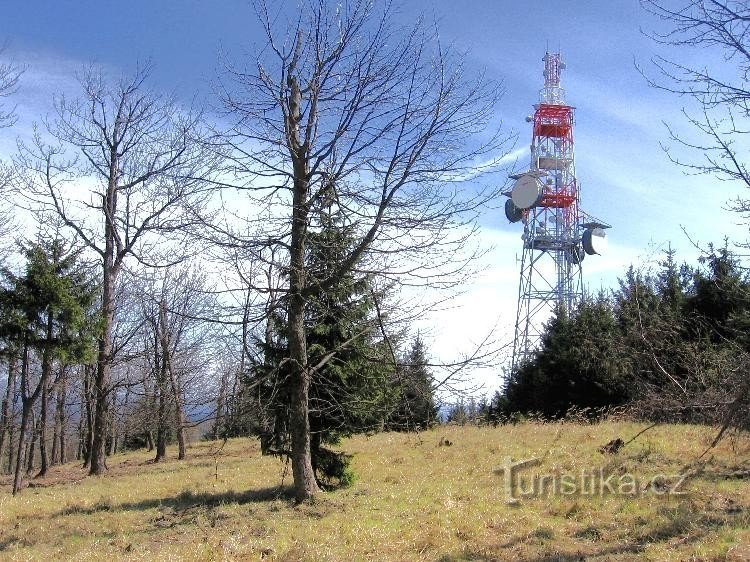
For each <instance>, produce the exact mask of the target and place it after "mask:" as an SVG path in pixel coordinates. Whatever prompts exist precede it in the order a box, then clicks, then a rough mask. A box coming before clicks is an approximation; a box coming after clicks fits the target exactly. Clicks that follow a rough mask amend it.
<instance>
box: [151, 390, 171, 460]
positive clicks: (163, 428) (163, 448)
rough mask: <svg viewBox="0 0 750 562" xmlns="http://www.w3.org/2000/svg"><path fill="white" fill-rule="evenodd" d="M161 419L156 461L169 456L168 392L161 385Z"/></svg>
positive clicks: (157, 432)
mask: <svg viewBox="0 0 750 562" xmlns="http://www.w3.org/2000/svg"><path fill="white" fill-rule="evenodd" d="M159 386H160V388H159V415H158V417H159V421H158V426H157V428H156V457H154V462H159V461H161V460H164V457H166V456H167V430H168V428H167V392H166V389H165V388H163V386H162V385H161V384H160V385H159Z"/></svg>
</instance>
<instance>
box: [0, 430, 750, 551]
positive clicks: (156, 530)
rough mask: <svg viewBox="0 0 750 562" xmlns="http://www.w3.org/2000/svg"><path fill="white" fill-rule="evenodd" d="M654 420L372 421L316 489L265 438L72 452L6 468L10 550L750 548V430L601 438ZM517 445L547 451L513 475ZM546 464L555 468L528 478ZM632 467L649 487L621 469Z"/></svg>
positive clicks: (520, 455)
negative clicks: (75, 458)
mask: <svg viewBox="0 0 750 562" xmlns="http://www.w3.org/2000/svg"><path fill="white" fill-rule="evenodd" d="M645 427H646V426H645V425H642V424H635V423H630V422H619V421H606V422H602V423H598V424H586V423H570V422H559V423H535V422H526V423H519V424H516V425H501V426H498V427H495V428H493V427H475V426H464V427H460V426H441V427H438V428H435V429H433V430H430V431H426V432H422V433H419V434H413V433H412V434H400V433H382V434H377V435H373V436H364V435H360V436H356V437H353V438H351V439H347V440H345V441H343V442H342V443H341V444H340V448H341V449H342V450H345V451H347V452H350V453H353V454H354V458H353V461H352V462H353V467H354V470H355V472H356V474H357V480H356V481H355V482H354V484H353V485H352V486H350V487H348V488H346V489H339V490H334V491H329V492H326V493H324V494H322V495H321V496H320V497H319V499H317V500H316V501H315V502H314V503H312V504H307V505H301V506H295V505H294V502H293V501H292V500H291V499H290V496H289V489H288V486H289V483H290V480H291V474H290V470H289V467H288V466H287V465H285V464H284V463H283V462H282V461H280V460H279V459H277V458H272V457H262V456H261V454H260V448H259V445H258V443H257V442H256V441H255V440H252V439H232V440H229V441H227V442H221V441H217V442H199V443H195V444H193V445H192V446H191V447H190V448H189V450H188V459H187V460H185V461H177V460H174V457H176V452H175V451H174V450H172V449H170V450H169V458H168V460H167V461H166V462H163V463H158V464H154V463H152V462H151V461H150V459H151V454H150V453H147V452H145V451H137V452H127V453H121V454H117V455H115V456H113V457H111V458H110V459H109V460H108V465H109V468H110V470H109V472H108V474H107V475H105V476H101V477H87V476H85V471H84V470H82V469H81V468H80V466H79V465H77V464H75V463H71V464H67V465H64V466H57V467H54V468H53V469H52V471H51V474H50V476H49V477H48V478H46V479H45V480H44V481H40V480H31V481H30V486H29V487H27V488H24V489H23V490H22V491H21V493H20V494H19V495H17V496H15V497H13V496H11V495H10V493H9V489H10V482H9V481H8V479H7V477H6V478H4V479H2V480H0V486H2V491H0V559H2V560H46V561H51V560H65V559H76V560H91V561H93V560H119V559H124V560H261V559H262V560H287V561H301V560H309V561H319V560H335V561H348V560H378V561H387V560H429V561H435V562H438V561H440V562H454V561H456V562H457V561H469V560H475V561H489V560H519V561H538V562H541V561H549V562H552V561H566V562H567V561H579V560H607V561H636V560H654V561H678V560H695V561H698V560H706V561H724V560H727V561H733V560H750V460H749V457H750V455H749V453H750V439H748V437H747V436H739V437H736V436H735V437H733V438H728V439H724V440H723V441H722V442H721V443H720V444H719V445H718V446H717V447H715V448H714V449H712V450H711V451H709V452H708V453H707V454H706V455H705V456H704V457H703V458H702V459H701V460H700V461H698V460H697V459H698V457H699V456H700V455H701V453H703V452H704V451H705V450H706V448H707V447H708V445H709V444H710V442H711V440H712V438H713V437H714V436H715V434H716V429H715V428H711V427H703V426H690V425H664V426H657V427H655V428H653V429H650V430H649V431H647V432H645V433H644V434H643V435H641V436H639V437H638V438H637V439H636V440H635V441H633V442H632V443H629V444H628V445H627V446H625V447H624V448H623V449H621V450H620V451H619V452H617V453H614V454H605V453H602V452H600V451H599V447H600V446H601V445H603V444H605V443H607V442H608V441H610V440H611V439H614V438H616V437H621V438H622V439H624V440H625V441H627V440H628V439H629V438H631V437H632V436H634V435H636V434H637V433H638V432H639V431H641V430H642V429H644V428H645ZM508 459H513V461H514V462H515V461H517V460H519V459H522V460H525V459H537V461H536V464H534V465H533V466H532V465H529V466H526V467H523V468H519V469H518V472H517V473H516V476H517V478H515V479H513V480H510V481H508V480H506V474H507V468H506V469H503V468H502V467H503V466H505V464H507V462H508ZM535 475H539V476H543V475H546V476H544V477H545V478H547V481H546V482H547V484H549V485H548V486H547V487H546V488H545V487H544V486H540V487H538V490H537V494H536V495H533V496H532V495H531V494H524V491H526V492H531V491H533V490H534V487H533V486H532V483H533V482H534V476H535ZM563 475H568V476H569V477H570V478H572V477H573V476H575V477H576V478H578V477H579V476H580V475H603V476H604V477H607V478H609V477H611V479H612V480H611V482H615V486H614V491H611V490H608V489H607V486H604V485H603V484H602V483H601V482H599V483H598V484H596V483H595V484H591V482H592V481H593V480H592V481H590V482H589V484H591V485H590V486H589V487H588V488H587V487H586V486H580V485H579V486H578V487H577V488H576V484H575V483H574V484H571V482H570V481H569V482H568V484H567V485H563V486H561V485H560V482H562V481H564V480H563V479H562V476H563ZM682 476H685V478H684V481H683V482H681V483H680V482H679V481H680V480H681V479H682ZM630 479H632V481H633V482H634V483H635V484H636V486H637V489H635V490H634V489H633V488H632V487H627V488H622V487H618V486H617V484H618V483H619V484H620V485H622V484H623V483H627V482H630ZM553 480H554V481H555V482H557V484H554V483H552V482H553ZM508 482H510V484H512V486H513V487H512V491H513V493H514V496H515V498H516V501H511V498H509V497H508V485H509V484H508ZM538 482H544V479H542V480H540V481H538ZM551 483H552V484H551ZM678 484H680V485H679V487H678V488H677V489H675V486H677V485H678ZM555 485H556V486H557V488H555ZM572 488H576V489H574V490H572ZM602 488H603V489H602ZM563 492H564V493H563Z"/></svg>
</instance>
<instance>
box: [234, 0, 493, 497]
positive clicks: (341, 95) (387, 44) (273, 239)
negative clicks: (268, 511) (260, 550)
mask: <svg viewBox="0 0 750 562" xmlns="http://www.w3.org/2000/svg"><path fill="white" fill-rule="evenodd" d="M302 9H303V11H302V13H296V12H295V14H294V20H293V21H292V23H290V24H289V25H286V26H284V25H281V26H278V25H277V22H279V21H282V19H283V17H282V16H281V15H278V14H271V13H269V6H267V5H266V4H264V3H259V4H258V5H257V6H256V11H257V14H258V16H259V18H260V20H261V22H262V23H263V25H264V27H265V30H266V35H267V45H266V46H265V47H264V49H263V50H261V51H260V52H259V53H258V58H257V63H256V59H255V58H253V59H251V60H252V62H251V63H250V64H249V65H247V67H244V66H243V67H237V66H233V65H231V64H228V66H227V76H226V80H225V81H224V82H223V83H222V84H221V86H220V87H221V95H222V97H223V99H224V102H225V105H226V108H227V110H228V116H229V118H230V119H233V120H234V124H233V127H232V128H231V131H230V132H229V134H228V138H229V142H230V143H231V145H232V147H233V149H234V151H233V154H234V162H235V164H236V166H235V168H234V170H233V171H234V172H235V173H236V174H237V175H240V176H241V175H244V176H245V177H247V178H248V182H247V183H246V184H245V185H244V186H243V187H244V193H247V194H248V196H249V198H250V200H251V204H250V208H251V209H253V211H255V212H256V213H257V214H256V215H255V217H254V219H252V220H250V221H249V225H250V226H249V230H250V231H251V232H252V233H253V234H256V236H255V237H254V238H252V241H251V242H249V243H247V244H246V246H245V247H246V248H249V249H250V250H251V251H254V258H255V259H256V260H258V261H260V262H263V261H265V262H266V263H269V264H271V265H273V266H274V267H275V268H276V272H277V278H278V277H283V278H284V280H285V285H286V286H285V287H284V291H283V292H284V297H283V302H284V306H285V308H286V310H285V312H286V315H285V317H286V330H287V337H288V347H289V349H288V352H289V357H288V361H289V362H290V363H291V365H292V369H291V379H292V389H291V395H292V397H291V404H290V411H291V414H290V416H291V419H290V422H291V423H290V425H291V441H292V452H291V459H292V469H293V475H294V487H295V496H296V499H297V501H299V502H302V501H306V500H309V499H311V498H312V497H313V496H314V495H315V494H316V493H317V492H318V486H317V484H316V480H315V475H314V472H313V467H312V464H311V451H310V425H309V415H308V413H309V385H310V379H311V374H312V371H313V369H315V368H321V367H322V365H316V366H313V365H310V364H308V354H307V350H306V334H305V323H304V318H305V311H306V306H307V301H308V298H309V297H310V296H311V295H313V294H315V293H316V292H320V291H325V290H328V289H329V288H331V287H333V286H334V285H336V283H338V282H339V281H340V280H341V279H342V278H343V276H345V275H346V274H348V273H350V272H352V271H358V272H370V273H373V274H375V273H377V274H379V275H383V276H389V277H391V278H394V279H396V280H398V281H400V282H402V283H408V282H414V283H429V284H430V285H432V286H435V287H438V286H441V285H443V286H444V285H449V284H451V283H454V282H455V281H456V279H457V277H458V276H457V275H453V274H456V273H460V272H461V271H462V266H464V265H465V262H466V261H467V260H468V259H469V258H470V257H471V252H467V251H466V248H467V243H468V240H469V236H470V234H471V232H472V228H473V222H472V221H473V219H474V217H475V215H476V213H477V211H478V210H479V209H481V208H482V206H484V205H486V204H487V203H488V201H491V200H492V199H493V198H494V197H495V196H497V194H498V188H497V186H495V189H485V190H483V189H480V188H479V187H477V185H472V186H471V187H470V188H466V189H461V186H458V185H454V184H453V183H454V182H458V181H460V180H465V179H466V178H467V177H473V176H476V175H478V174H479V172H480V171H481V168H482V164H480V162H482V163H483V164H484V165H485V166H488V167H491V166H493V165H494V164H496V163H497V159H498V158H499V157H501V156H502V154H501V147H502V144H503V142H502V139H501V138H500V136H499V135H498V134H497V133H496V131H495V129H493V128H491V127H490V128H489V129H488V123H490V122H491V121H492V118H493V117H494V115H495V113H494V111H495V105H496V101H497V99H498V96H499V95H500V93H501V89H500V88H499V86H498V85H497V84H493V83H491V82H489V81H487V80H485V79H484V78H483V77H481V76H480V77H478V78H476V79H474V80H472V79H467V78H466V76H465V73H464V71H463V70H464V69H463V68H462V63H461V59H460V58H459V57H457V56H455V55H454V54H453V53H451V52H450V50H447V49H444V48H443V47H442V46H441V45H440V44H439V42H438V41H437V39H436V34H435V33H434V32H432V30H430V29H429V28H428V27H426V26H424V25H423V24H422V22H421V21H420V22H418V23H417V24H415V25H414V26H413V27H411V28H407V29H404V28H402V27H401V26H399V25H398V23H397V22H396V18H394V17H393V14H392V9H391V6H390V5H389V4H385V5H383V6H382V8H377V7H375V6H373V4H372V3H371V2H367V1H353V2H344V3H343V4H337V5H335V6H334V5H333V3H328V2H310V3H305V4H303V6H302ZM331 205H334V206H335V207H336V208H337V209H340V213H339V219H338V220H340V221H341V224H344V225H346V226H347V227H348V228H352V229H353V230H354V231H355V232H356V235H357V237H358V241H357V243H356V244H355V245H354V246H353V247H352V248H351V249H350V250H349V251H348V252H347V253H346V255H344V256H343V257H342V258H341V259H340V260H339V261H337V263H335V264H332V267H331V268H330V274H329V275H327V276H326V278H324V279H313V278H311V276H310V275H309V274H308V271H307V269H306V251H307V237H308V232H310V231H311V230H314V229H316V228H318V227H319V225H318V224H317V222H316V221H317V217H318V215H319V211H320V209H325V208H328V207H330V206H331ZM259 288H261V289H262V287H259ZM266 290H267V289H266Z"/></svg>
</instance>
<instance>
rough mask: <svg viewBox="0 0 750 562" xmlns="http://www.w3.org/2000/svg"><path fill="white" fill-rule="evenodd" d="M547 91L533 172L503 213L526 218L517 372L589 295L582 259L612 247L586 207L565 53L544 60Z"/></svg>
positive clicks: (538, 116) (538, 108)
mask: <svg viewBox="0 0 750 562" xmlns="http://www.w3.org/2000/svg"><path fill="white" fill-rule="evenodd" d="M543 61H544V87H543V88H542V89H541V90H540V91H539V103H538V104H536V105H534V115H533V117H532V116H529V117H527V118H526V120H527V121H529V122H531V123H533V133H532V140H531V164H530V166H529V170H528V171H526V172H523V173H521V174H517V175H515V176H512V179H515V184H514V185H513V189H512V190H511V191H510V192H508V193H507V195H508V196H509V199H508V200H507V201H506V204H505V215H506V217H507V218H508V220H509V221H510V222H519V221H522V222H523V225H524V229H523V236H522V239H523V254H522V257H521V280H520V284H519V289H518V312H517V315H516V328H515V340H514V345H513V363H512V365H511V369H512V370H515V369H517V368H518V367H519V366H520V365H521V364H522V363H524V362H525V361H527V360H528V359H530V358H531V356H533V354H534V353H535V352H536V350H537V349H538V347H539V343H540V340H541V337H542V334H543V331H544V325H545V323H546V322H547V321H548V320H549V318H550V315H551V314H552V313H553V312H554V310H555V309H556V308H564V309H566V310H568V311H571V310H573V309H574V308H575V306H576V304H577V303H578V302H579V301H580V299H581V298H582V296H583V283H582V272H581V262H582V261H583V258H584V257H585V256H586V254H599V253H601V252H602V251H603V250H604V249H605V247H606V235H605V232H604V229H605V228H609V225H606V224H604V223H600V222H598V221H594V220H589V219H588V217H587V216H586V215H585V214H584V213H583V212H582V211H581V210H580V208H579V204H580V195H581V192H580V189H579V187H580V186H579V184H578V181H577V180H576V172H575V155H574V142H573V125H574V109H575V108H573V107H572V106H570V105H567V104H566V103H565V90H563V89H562V87H561V86H560V73H561V71H562V70H563V69H564V68H565V64H564V63H563V62H562V60H561V58H560V54H559V53H546V54H545V55H544V59H543Z"/></svg>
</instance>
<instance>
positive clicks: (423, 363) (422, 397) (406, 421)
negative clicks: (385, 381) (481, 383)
mask: <svg viewBox="0 0 750 562" xmlns="http://www.w3.org/2000/svg"><path fill="white" fill-rule="evenodd" d="M394 378H395V380H394V381H393V382H394V384H395V385H396V387H397V388H398V391H399V397H398V405H397V407H396V409H395V410H394V412H393V413H392V414H391V415H390V417H389V419H388V429H390V430H395V431H414V430H420V429H427V428H429V427H432V426H433V425H435V423H436V422H437V407H436V406H435V398H434V396H433V391H432V376H431V375H430V371H429V368H428V365H427V351H426V348H425V344H424V341H423V340H422V338H420V337H419V336H417V337H416V338H415V339H414V341H413V342H412V346H411V349H409V351H408V353H407V354H406V356H405V357H404V359H403V361H402V364H401V365H399V366H398V368H397V369H396V372H395V377H394Z"/></svg>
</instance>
